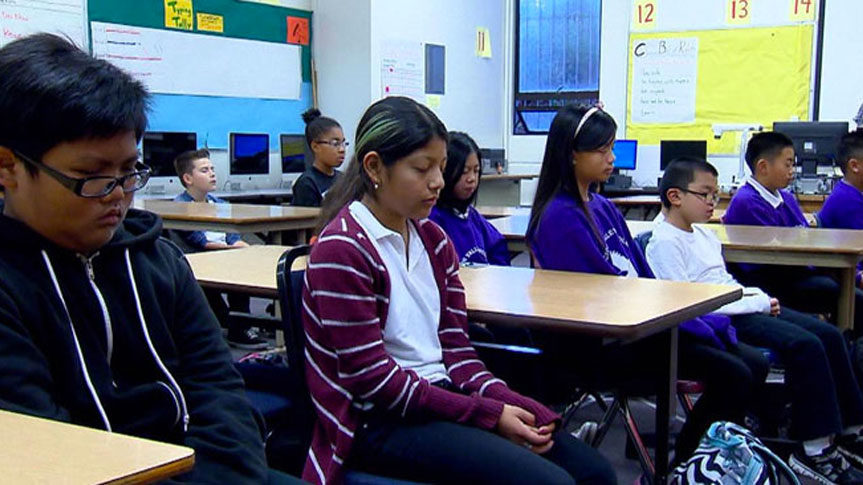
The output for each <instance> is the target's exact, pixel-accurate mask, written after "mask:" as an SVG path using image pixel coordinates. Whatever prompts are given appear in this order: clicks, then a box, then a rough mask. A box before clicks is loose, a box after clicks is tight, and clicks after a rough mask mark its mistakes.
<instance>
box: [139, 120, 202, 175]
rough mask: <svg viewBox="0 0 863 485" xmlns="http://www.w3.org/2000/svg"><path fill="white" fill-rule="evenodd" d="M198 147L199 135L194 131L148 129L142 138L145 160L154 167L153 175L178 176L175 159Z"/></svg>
mask: <svg viewBox="0 0 863 485" xmlns="http://www.w3.org/2000/svg"><path fill="white" fill-rule="evenodd" d="M197 149H198V137H197V136H196V135H195V134H194V133H184V132H173V131H147V132H144V137H143V138H142V140H141V151H142V152H143V162H144V164H145V165H148V166H149V167H150V168H151V169H152V172H151V173H152V176H153V177H176V176H177V171H176V170H175V169H174V159H175V158H177V155H179V154H181V153H183V152H187V151H189V150H197Z"/></svg>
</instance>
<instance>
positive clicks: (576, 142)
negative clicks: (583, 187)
mask: <svg viewBox="0 0 863 485" xmlns="http://www.w3.org/2000/svg"><path fill="white" fill-rule="evenodd" d="M590 109H591V108H590V107H589V106H576V105H569V106H564V107H563V108H561V109H560V111H558V112H557V115H556V116H555V117H554V120H553V121H552V122H551V128H550V129H549V130H548V139H547V140H546V142H545V155H544V156H543V158H542V169H540V172H539V183H538V184H537V187H536V195H534V198H533V207H532V209H531V211H530V223H529V224H528V226H527V237H528V239H530V238H531V237H532V235H533V233H534V232H535V231H536V228H537V226H538V225H539V221H540V219H542V214H543V212H545V208H546V206H548V203H549V202H550V201H551V200H552V199H553V198H554V197H555V196H556V195H557V194H558V193H559V192H561V191H562V192H564V193H566V194H568V195H569V196H571V197H572V198H573V199H575V200H576V203H577V204H578V205H579V207H581V209H582V210H584V211H585V215H586V216H587V218H588V220H589V221H591V224H593V222H592V221H593V218H592V217H591V216H590V214H589V213H588V212H587V211H586V210H585V206H584V203H583V201H582V194H581V192H580V191H579V189H578V182H577V181H576V179H575V170H573V166H572V157H573V153H574V152H586V151H591V150H597V149H599V148H602V147H603V146H605V145H607V144H608V143H609V142H611V141H612V140H614V136H615V133H616V132H617V123H615V122H614V118H612V117H611V116H610V115H608V113H606V112H605V111H603V110H601V109H600V110H599V111H596V112H594V113H593V114H592V115H591V116H590V118H588V119H587V120H586V121H585V122H584V125H583V126H582V127H581V129H580V130H579V131H578V136H575V131H576V129H577V128H578V124H579V123H580V122H581V119H582V118H583V117H584V115H585V114H586V113H587V112H588V110H590Z"/></svg>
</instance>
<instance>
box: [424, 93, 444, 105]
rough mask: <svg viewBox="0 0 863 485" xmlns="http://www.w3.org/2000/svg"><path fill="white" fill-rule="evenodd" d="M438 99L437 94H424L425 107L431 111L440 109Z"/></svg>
mask: <svg viewBox="0 0 863 485" xmlns="http://www.w3.org/2000/svg"><path fill="white" fill-rule="evenodd" d="M440 98H441V97H440V95H439V94H426V106H428V107H429V108H431V109H438V108H440Z"/></svg>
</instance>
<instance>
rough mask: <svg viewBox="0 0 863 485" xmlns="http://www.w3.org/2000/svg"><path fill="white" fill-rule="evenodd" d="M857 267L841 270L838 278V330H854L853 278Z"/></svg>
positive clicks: (854, 286)
mask: <svg viewBox="0 0 863 485" xmlns="http://www.w3.org/2000/svg"><path fill="white" fill-rule="evenodd" d="M856 276H857V267H856V266H854V267H851V268H842V271H841V272H840V276H839V312H838V313H839V314H838V315H837V317H838V318H837V323H838V324H839V330H843V331H844V330H852V329H853V328H854V296H855V294H854V293H855V291H854V290H855V288H856V285H855V284H854V283H855V281H854V280H855V278H856Z"/></svg>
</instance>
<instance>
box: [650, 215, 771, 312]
mask: <svg viewBox="0 0 863 485" xmlns="http://www.w3.org/2000/svg"><path fill="white" fill-rule="evenodd" d="M647 263H648V264H649V265H650V267H651V268H652V269H653V272H654V274H655V275H656V277H657V278H659V279H663V280H674V281H689V282H691V283H714V284H720V285H732V286H742V285H741V284H740V283H738V282H737V280H735V279H734V277H733V276H731V274H730V273H729V272H728V270H727V269H726V268H725V260H724V259H722V243H720V242H719V239H718V238H717V237H716V234H714V233H713V231H711V230H710V229H706V228H703V227H700V226H692V232H687V231H684V230H682V229H678V228H677V227H674V226H673V225H671V224H669V223H668V222H667V221H663V222H660V223H659V224H657V225H656V228H655V229H654V230H653V235H652V236H651V237H650V242H649V243H648V245H647ZM716 313H722V314H725V315H745V314H749V313H768V314H769V313H770V297H769V296H768V295H767V294H766V293H764V291H762V290H761V289H760V288H755V287H746V288H743V298H741V299H740V300H737V301H735V302H733V303H729V304H727V305H725V306H723V307H721V308H719V309H718V310H716Z"/></svg>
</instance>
